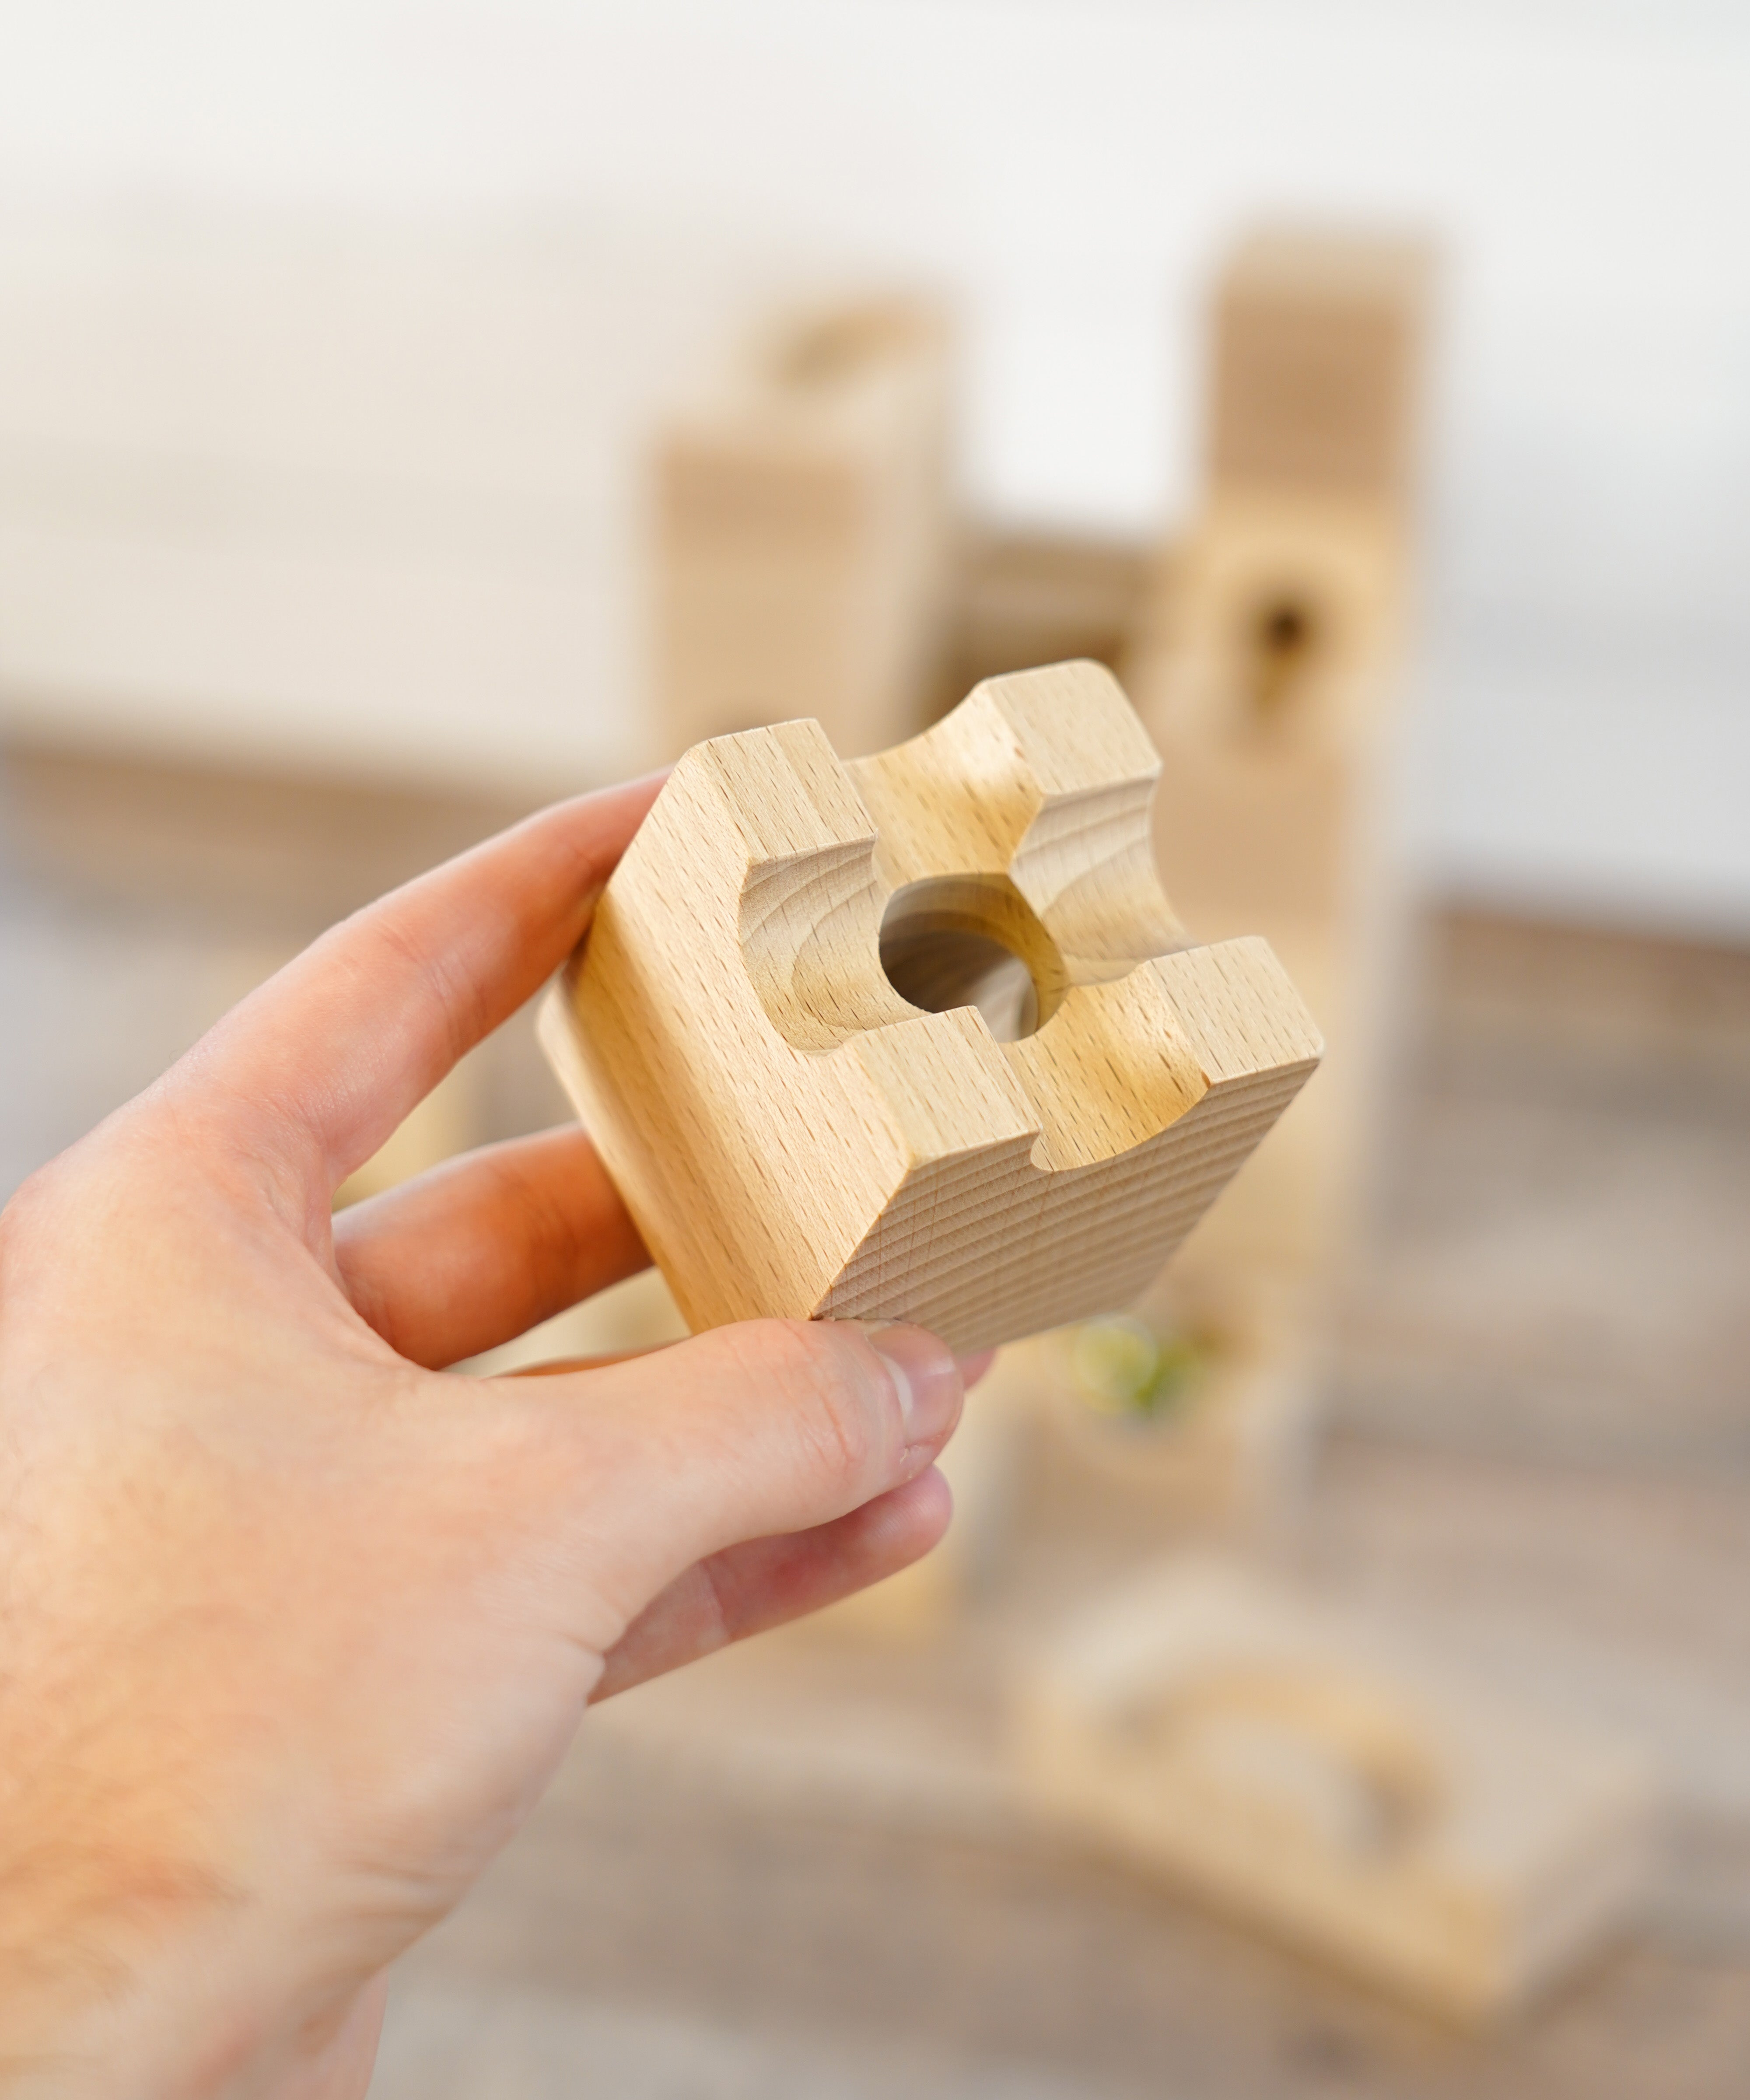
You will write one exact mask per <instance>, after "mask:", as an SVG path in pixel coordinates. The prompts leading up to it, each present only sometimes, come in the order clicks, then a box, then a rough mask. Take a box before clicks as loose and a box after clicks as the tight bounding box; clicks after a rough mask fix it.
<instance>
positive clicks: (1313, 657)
mask: <svg viewBox="0 0 1750 2100" xmlns="http://www.w3.org/2000/svg"><path fill="white" fill-rule="evenodd" d="M1406 573H1407V542H1406V540H1405V538H1404V533H1403V532H1402V530H1401V528H1400V526H1399V525H1398V523H1397V522H1396V521H1395V519H1394V518H1392V517H1391V515H1390V514H1388V513H1386V512H1383V511H1381V510H1377V509H1373V508H1372V507H1370V506H1368V505H1359V504H1352V503H1343V502H1339V501H1333V500H1330V499H1327V498H1320V497H1309V496H1285V495H1280V494H1259V493H1255V492H1244V493H1241V492H1232V491H1228V490H1221V489H1218V490H1215V491H1214V492H1211V494H1210V497H1209V499H1208V501H1207V502H1206V505H1205V506H1204V509H1203V511H1202V513H1201V516H1200V517H1199V518H1198V520H1197V524H1196V525H1195V526H1194V527H1193V528H1192V531H1191V532H1190V533H1189V535H1188V536H1187V538H1186V540H1185V541H1184V544H1183V545H1182V546H1181V547H1180V548H1179V549H1178V550H1177V551H1176V554H1175V561H1174V564H1173V567H1172V571H1171V575H1170V588H1169V589H1168V591H1167V593H1166V595H1165V598H1164V602H1161V603H1159V604H1157V609H1156V611H1155V612H1154V614H1153V620H1152V631H1151V633H1150V636H1149V640H1148V647H1147V654H1148V657H1149V658H1150V660H1151V661H1152V662H1153V665H1154V667H1155V674H1154V675H1153V676H1152V677H1150V678H1149V679H1148V682H1147V690H1146V691H1145V693H1144V695H1143V699H1142V705H1143V708H1144V717H1145V718H1146V719H1147V720H1148V722H1149V725H1150V727H1151V729H1152V730H1153V729H1158V730H1160V731H1161V733H1162V734H1163V735H1165V734H1172V735H1179V736H1184V737H1196V738H1197V739H1201V741H1203V742H1204V743H1206V744H1209V745H1210V746H1211V747H1214V748H1220V749H1221V750H1222V751H1223V753H1224V754H1225V755H1226V757H1227V758H1228V763H1229V764H1230V765H1232V766H1233V767H1235V768H1236V769H1240V770H1242V771H1243V772H1244V773H1245V774H1252V775H1256V776H1259V777H1261V778H1263V779H1268V778H1269V776H1270V775H1271V774H1272V773H1276V774H1280V773H1282V772H1284V771H1285V770H1302V771H1307V772H1312V771H1316V770H1317V768H1318V766H1319V765H1320V762H1321V761H1322V762H1323V763H1324V764H1325V765H1326V766H1329V765H1330V764H1332V763H1333V762H1334V761H1340V760H1342V759H1345V758H1347V757H1348V756H1349V755H1350V754H1351V753H1352V752H1355V749H1356V748H1358V747H1364V746H1365V744H1366V743H1367V741H1368V739H1369V736H1370V735H1372V733H1373V730H1374V727H1375V726H1376V724H1377V723H1378V720H1379V718H1380V717H1381V716H1382V713H1384V712H1387V711H1388V707H1389V702H1390V699H1391V695H1392V694H1393V692H1394V691H1395V673H1396V671H1397V668H1398V664H1399V660H1400V655H1401V654H1402V650H1403V641H1404V637H1403V626H1404V588H1405V578H1406Z"/></svg>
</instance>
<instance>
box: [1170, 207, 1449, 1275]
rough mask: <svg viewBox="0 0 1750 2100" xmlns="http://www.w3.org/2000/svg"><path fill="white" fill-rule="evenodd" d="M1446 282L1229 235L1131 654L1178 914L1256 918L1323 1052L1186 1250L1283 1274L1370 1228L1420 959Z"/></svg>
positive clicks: (1234, 921) (1366, 241) (1327, 239)
mask: <svg viewBox="0 0 1750 2100" xmlns="http://www.w3.org/2000/svg"><path fill="white" fill-rule="evenodd" d="M1429 286H1430V257H1429V255H1428V254H1427V252H1426V249H1424V248H1423V247H1422V246H1421V245H1418V244H1417V243H1414V242H1410V241H1405V240H1388V239H1382V238H1361V237H1359V236H1346V237H1338V236H1331V235H1320V234H1313V233H1304V232H1289V231H1280V232H1265V233H1260V234H1259V235H1257V236H1254V237H1253V238H1252V239H1250V240H1247V241H1245V243H1243V244H1242V245H1241V246H1240V247H1239V248H1238V249H1237V250H1236V252H1235V254H1234V255H1233V256H1232V260H1231V262H1229V265H1228V269H1227V271H1226V273H1225V275H1224V277H1223V281H1222V284H1221V287H1220V290H1219V297H1218V300H1217V302H1216V308H1215V315H1214V355H1213V376H1212V384H1211V395H1210V426H1209V431H1210V435H1209V442H1208V452H1207V474H1206V487H1205V492H1204V495H1203V498H1202V503H1201V511H1200V513H1199V515H1198V516H1197V519H1196V521H1195V523H1194V524H1193V527H1192V531H1191V532H1190V534H1189V536H1188V540H1187V541H1186V542H1185V543H1184V545H1182V547H1181V548H1179V549H1178V550H1176V553H1175V559H1174V561H1173V562H1172V565H1171V567H1170V571H1167V573H1166V576H1165V578H1164V580H1163V586H1162V593H1161V595H1160V598H1159V600H1158V601H1157V607H1156V610H1155V613H1154V615H1153V620H1152V624H1151V632H1150V633H1149V634H1148V636H1147V637H1146V638H1145V640H1144V643H1143V645H1142V647H1141V649H1140V651H1139V662H1138V663H1137V664H1136V665H1135V668H1134V671H1133V677H1134V681H1135V686H1136V690H1137V693H1138V701H1139V706H1140V707H1141V708H1142V710H1143V712H1144V717H1145V719H1146V720H1147V721H1148V726H1149V729H1150V731H1151V733H1152V735H1153V737H1154V739H1155V741H1156V743H1157V745H1158V746H1159V748H1160V749H1161V752H1162V758H1163V760H1164V761H1165V763H1164V767H1163V771H1162V787H1161V792H1160V795H1159V797H1158V799H1157V844H1158V849H1159V854H1160V858H1161V862H1162V867H1163V868H1165V869H1166V871H1168V879H1169V887H1170V890H1171V893H1172V897H1173V901H1174V904H1175V909H1176V910H1178V911H1179V913H1180V915H1182V916H1183V917H1184V920H1185V921H1186V923H1187V924H1188V925H1191V926H1192V927H1195V928H1196V929H1197V932H1198V933H1199V935H1200V937H1204V938H1212V937H1220V936H1221V935H1222V934H1223V933H1224V932H1226V931H1227V930H1228V929H1232V928H1235V927H1237V926H1240V925H1241V924H1244V925H1247V926H1251V925H1256V926H1259V927H1261V928H1262V929H1263V930H1264V931H1265V932H1266V933H1267V934H1268V936H1269V937H1270V939H1271V940H1272V942H1273V943H1274V944H1275V946H1276V948H1277V951H1278V952H1279V953H1280V954H1281V955H1282V956H1283V958H1284V960H1285V961H1286V963H1287V964H1288V966H1289V970H1290V971H1291V973H1293V975H1294V979H1295V982H1297V983H1298V984H1299V985H1300V986H1301V987H1302V989H1303V991H1304V992H1305V994H1306V995H1307V999H1308V1002H1309V1004H1311V1007H1312V1008H1313V1011H1314V1012H1315V1013H1316V1015H1317V1016H1318V1017H1319V1018H1320V1023H1321V1025H1322V1026H1324V1027H1325V1031H1326V1034H1327V1035H1328V1037H1329V1041H1330V1044H1331V1048H1332V1055H1331V1057H1330V1060H1329V1062H1330V1066H1331V1069H1330V1070H1329V1071H1328V1072H1327V1073H1326V1074H1325V1075H1324V1076H1322V1077H1321V1079H1320V1083H1319V1086H1318V1087H1317V1088H1316V1089H1315V1090H1314V1092H1312V1093H1311V1095H1309V1096H1308V1098H1307V1101H1305V1102H1303V1104H1301V1105H1299V1106H1298V1108H1297V1110H1296V1111H1295V1113H1294V1114H1293V1115H1292V1116H1290V1117H1289V1118H1287V1120H1286V1121H1285V1124H1284V1127H1283V1129H1282V1132H1281V1134H1280V1136H1279V1137H1278V1139H1277V1140H1276V1142H1275V1143H1274V1144H1273V1145H1272V1147H1271V1149H1270V1152H1269V1154H1268V1155H1267V1157H1265V1158H1261V1159H1260V1160H1259V1161H1258V1162H1254V1165H1253V1166H1252V1167H1251V1168H1250V1169H1249V1170H1248V1171H1247V1173H1246V1174H1245V1175H1244V1176H1241V1179H1240V1180H1239V1181H1238V1182H1237V1183H1236V1185H1235V1187H1234V1188H1233V1189H1232V1190H1231V1191H1230V1192H1229V1194H1228V1197H1227V1198H1225V1199H1224V1201H1223V1204H1222V1205H1221V1207H1220V1209H1219V1211H1218V1212H1217V1213H1216V1215H1214V1217H1213V1218H1212V1219H1211V1220H1210V1224H1209V1225H1208V1227H1207V1228H1206V1230H1205V1232H1204V1233H1202V1234H1201V1235H1200V1237H1199V1242H1198V1246H1197V1250H1196V1252H1197V1255H1198V1256H1199V1257H1200V1258H1201V1259H1203V1260H1206V1261H1208V1262H1210V1263H1212V1264H1229V1265H1231V1264H1235V1263H1237V1264H1241V1265H1249V1266H1251V1267H1254V1268H1256V1267H1259V1265H1262V1266H1263V1267H1264V1268H1269V1269H1272V1270H1273V1271H1275V1272H1276V1273H1278V1274H1279V1275H1281V1277H1285V1278H1295V1277H1308V1276H1312V1275H1316V1274H1317V1273H1320V1272H1321V1271H1323V1270H1324V1269H1325V1268H1326V1266H1327V1264H1329V1261H1330V1260H1331V1259H1332V1258H1333V1256H1335V1255H1338V1254H1339V1253H1340V1251H1341V1250H1342V1247H1343V1246H1344V1244H1345V1242H1346V1240H1347V1237H1348V1235H1349V1233H1350V1232H1351V1229H1352V1226H1353V1224H1354V1222H1355V1212H1356V1210H1357V1207H1358V1198H1359V1196H1360V1191H1361V1189H1362V1188H1363V1185H1364V1177H1365V1171H1366V1162H1367V1155H1368V1149H1369V1130H1370V1128H1371V1127H1373V1124H1374V1122H1375V1118H1376V1108H1377V1101H1378V1094H1379V1091H1380V1086H1381V1083H1382V1076H1383V1071H1384V1068H1385V1065H1386V1063H1387V1061H1388V1058H1387V1054H1386V1052H1387V1046H1388V1044H1389V1040H1390V1036H1391V1018H1392V1015H1393V1012H1394V1010H1395V1008H1401V1000H1400V999H1399V997H1398V992H1399V990H1400V986H1401V981H1402V978H1403V976H1404V973H1405V971H1406V968H1407V962H1406V950H1405V946H1404V934H1405V928H1406V924H1407V921H1406V918H1405V913H1404V906H1405V885H1404V879H1403V876H1402V875H1401V872H1400V870H1399V868H1398V867H1397V865H1396V854H1395V845H1394V841H1393V837H1392V830H1391V818H1390V812H1391V800H1392V798H1391V796H1390V794H1389V793H1388V792H1387V789H1388V787H1389V784H1390V777H1391V770H1392V767H1393V765H1394V763H1395V718H1396V716H1397V713H1398V708H1397V702H1398V700H1399V698H1400V684H1401V679H1402V648H1403V637H1404V621H1405V615H1406V603H1405V601H1406V596H1407V593H1408V586H1409V582H1410V576H1411V561H1412V515H1411V513H1412V497H1413V484H1414V479H1415V473H1414V470H1415V460H1416V434H1417V433H1416V426H1417V399H1418V395H1419V391H1420V378H1421V368H1422V354H1423V342H1424V335H1425V332H1426V311H1427V304H1428V293H1429Z"/></svg>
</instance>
